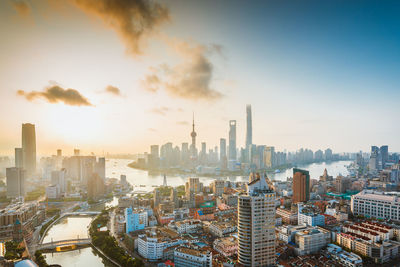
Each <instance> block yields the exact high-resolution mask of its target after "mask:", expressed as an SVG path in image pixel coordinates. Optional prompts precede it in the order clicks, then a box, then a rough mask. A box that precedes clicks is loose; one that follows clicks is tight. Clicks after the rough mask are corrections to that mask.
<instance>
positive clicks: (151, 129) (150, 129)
mask: <svg viewBox="0 0 400 267" xmlns="http://www.w3.org/2000/svg"><path fill="white" fill-rule="evenodd" d="M147 130H148V131H149V132H157V130H156V129H154V128H147Z"/></svg>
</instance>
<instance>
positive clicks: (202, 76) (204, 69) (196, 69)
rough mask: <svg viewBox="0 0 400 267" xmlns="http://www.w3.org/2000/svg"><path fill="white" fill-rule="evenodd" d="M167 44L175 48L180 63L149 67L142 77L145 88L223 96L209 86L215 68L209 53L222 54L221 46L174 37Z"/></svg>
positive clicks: (211, 97) (187, 95)
mask: <svg viewBox="0 0 400 267" xmlns="http://www.w3.org/2000/svg"><path fill="white" fill-rule="evenodd" d="M168 44H169V45H170V47H171V48H173V49H174V50H175V51H176V53H177V54H178V56H179V57H180V59H181V63H179V64H177V65H175V66H170V65H168V64H162V65H160V66H159V67H158V68H152V69H151V73H150V74H148V75H147V76H146V77H145V79H144V80H142V86H143V88H144V89H145V90H147V91H149V92H152V93H155V92H157V91H159V90H160V89H161V88H163V89H164V90H165V91H166V92H167V93H168V94H170V95H171V96H174V97H178V98H184V99H191V100H198V99H202V100H217V99H220V98H222V97H223V94H222V93H220V92H219V91H217V90H215V89H214V88H212V87H211V82H212V78H213V71H214V68H213V64H212V62H211V60H210V56H211V55H213V54H215V53H218V54H221V49H222V48H221V46H218V45H210V46H205V45H200V44H193V43H188V42H182V41H176V40H174V41H169V42H168Z"/></svg>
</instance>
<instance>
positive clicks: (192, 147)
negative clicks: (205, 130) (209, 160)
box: [190, 113, 197, 159]
mask: <svg viewBox="0 0 400 267" xmlns="http://www.w3.org/2000/svg"><path fill="white" fill-rule="evenodd" d="M190 136H191V137H192V144H191V145H190V157H191V158H192V159H196V158H197V149H196V136H197V134H196V131H195V130H194V113H193V124H192V132H191V133H190Z"/></svg>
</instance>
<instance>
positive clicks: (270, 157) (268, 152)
mask: <svg viewBox="0 0 400 267" xmlns="http://www.w3.org/2000/svg"><path fill="white" fill-rule="evenodd" d="M264 161H265V165H264V166H265V167H266V168H272V167H274V166H275V147H273V146H267V147H266V148H265V150H264Z"/></svg>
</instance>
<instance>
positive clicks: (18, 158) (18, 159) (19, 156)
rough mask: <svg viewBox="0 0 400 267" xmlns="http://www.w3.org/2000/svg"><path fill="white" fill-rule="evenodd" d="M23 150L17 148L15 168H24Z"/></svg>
mask: <svg viewBox="0 0 400 267" xmlns="http://www.w3.org/2000/svg"><path fill="white" fill-rule="evenodd" d="M23 157H24V156H23V153H22V148H20V147H16V148H15V167H17V168H24V162H23Z"/></svg>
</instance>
